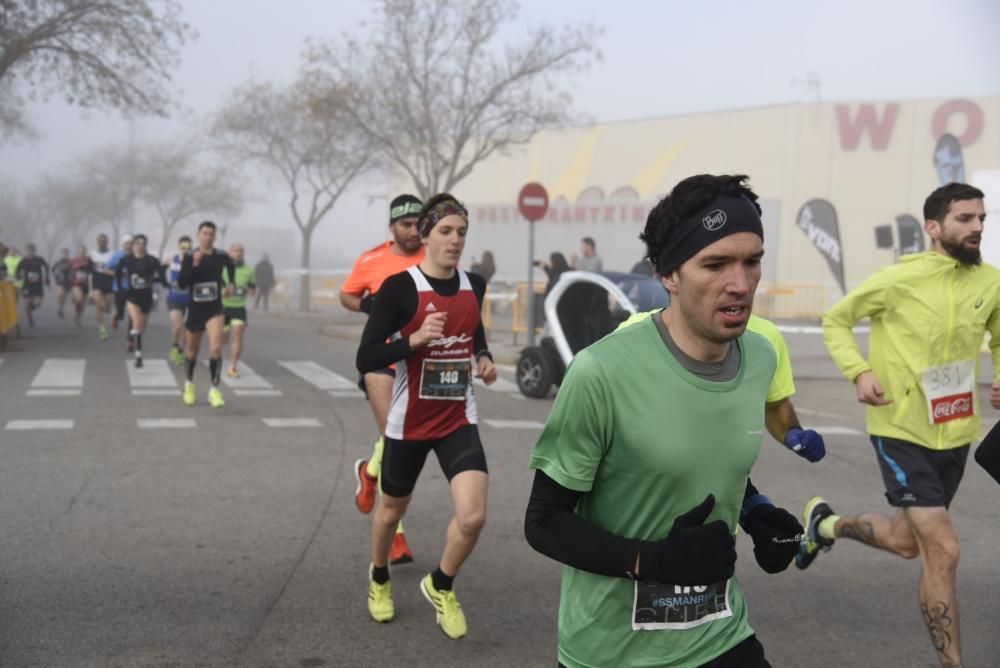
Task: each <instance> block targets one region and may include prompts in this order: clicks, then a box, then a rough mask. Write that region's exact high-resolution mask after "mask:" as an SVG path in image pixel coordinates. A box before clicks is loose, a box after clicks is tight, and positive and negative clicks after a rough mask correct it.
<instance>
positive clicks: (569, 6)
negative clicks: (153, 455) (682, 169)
mask: <svg viewBox="0 0 1000 668" xmlns="http://www.w3.org/2000/svg"><path fill="white" fill-rule="evenodd" d="M183 5H184V7H185V18H186V19H187V21H188V22H189V23H191V24H192V25H193V26H194V27H195V28H196V29H197V30H198V32H199V34H200V35H199V38H198V39H197V40H195V41H193V42H191V43H189V44H188V45H186V46H185V48H184V50H183V54H182V55H183V64H182V66H181V68H180V69H179V70H178V71H177V72H176V73H175V77H174V89H175V90H176V91H177V93H178V97H179V99H180V101H181V104H182V105H183V107H184V111H182V112H181V113H178V114H175V115H174V117H173V118H172V119H171V120H169V121H164V120H157V119H148V118H144V119H139V120H136V121H134V122H132V123H129V122H126V121H124V120H123V119H121V118H120V117H118V116H117V115H114V114H111V115H108V114H105V113H104V112H90V113H86V114H85V113H82V112H80V111H79V110H77V109H74V108H72V107H67V106H66V105H64V104H62V103H60V102H58V101H54V102H52V103H49V104H44V105H41V104H39V105H33V106H31V107H29V115H30V118H31V120H32V122H33V123H34V125H35V126H36V128H37V130H38V131H39V132H40V134H41V135H42V137H41V139H40V140H38V141H35V142H31V143H23V142H20V143H10V142H8V143H6V144H3V145H0V179H13V180H17V181H19V182H21V183H30V182H31V181H32V180H33V179H35V178H36V177H37V176H38V175H39V174H41V173H43V172H46V171H49V172H53V171H58V170H59V169H60V168H61V167H63V166H65V165H68V164H70V163H71V162H72V161H73V160H74V159H75V158H76V157H77V156H79V155H81V154H83V153H85V152H87V151H88V150H89V149H92V148H96V147H98V146H101V145H103V144H106V143H109V142H118V143H127V142H128V141H129V138H130V137H133V138H134V139H135V140H137V141H142V140H144V139H146V138H150V139H167V138H171V137H177V136H180V135H182V134H183V133H184V132H185V131H187V130H188V129H189V128H191V127H194V126H196V125H197V124H198V123H199V122H203V121H204V119H205V117H206V116H207V115H208V114H210V113H211V112H212V111H213V110H214V109H216V108H217V107H218V106H219V105H220V104H221V103H222V102H223V101H224V100H225V99H226V93H227V92H228V91H229V90H231V89H232V88H233V87H234V86H236V85H238V84H240V83H242V82H244V81H245V80H246V79H247V78H248V77H250V76H251V75H252V76H254V77H255V78H257V79H261V80H267V79H271V80H278V81H290V80H292V79H293V78H294V76H295V73H296V69H297V67H298V64H299V54H300V52H301V50H302V47H303V45H304V43H305V40H306V38H307V37H310V36H319V37H334V36H337V35H339V34H341V33H342V32H344V31H350V32H355V33H357V32H361V31H363V30H364V29H365V21H366V20H367V21H370V20H371V19H372V17H373V16H374V10H375V8H376V7H375V4H374V3H372V2H365V1H362V0H350V1H348V0H337V1H335V2H332V1H330V0H287V1H286V2H282V3H277V2H273V1H271V0H246V1H239V2H237V1H236V0H207V1H206V0H184V1H183ZM581 21H589V22H593V23H595V24H597V25H599V26H603V28H604V34H603V36H602V37H601V39H600V42H599V45H598V46H599V48H600V50H601V52H602V53H603V60H602V61H601V62H599V63H597V64H596V65H595V66H594V67H593V68H592V70H591V71H590V73H589V74H588V75H587V76H586V77H584V78H580V79H578V80H577V83H576V85H574V87H573V92H574V97H575V101H576V109H577V111H579V112H581V113H582V114H585V115H586V116H587V117H588V118H590V119H592V120H596V121H608V120H626V119H631V118H644V117H651V116H663V115H669V114H677V113H685V112H694V111H705V110H715V109H729V108H739V107H747V106H759V105H765V104H776V103H785V102H791V101H797V100H811V99H815V98H816V95H817V93H818V94H819V95H820V96H821V98H822V99H823V100H824V101H829V100H861V99H867V100H897V99H912V98H934V97H952V96H970V97H974V96H986V95H997V94H1000V67H998V64H1000V2H995V1H994V0H960V1H958V2H952V3H941V2H933V1H931V0H918V1H903V0H892V1H886V2H862V1H859V0H850V1H847V2H843V1H842V2H838V3H823V4H822V5H820V4H819V3H810V2H800V1H790V0H781V1H773V2H766V3H747V2H738V1H735V0H733V1H724V2H713V1H707V2H694V1H690V2H680V1H671V2H657V3H653V2H646V1H643V0H618V1H617V2H615V3H607V2H605V1H603V0H584V1H581V0H574V1H570V0H560V1H551V2H549V1H546V2H542V1H541V0H534V1H531V2H524V3H522V7H521V14H520V17H519V19H518V22H517V24H515V25H512V26H510V27H509V29H508V30H507V32H506V35H505V38H507V39H510V40H516V39H517V38H518V36H519V33H520V32H521V31H522V30H524V28H525V27H526V26H531V25H537V24H539V23H541V22H544V23H548V24H557V25H558V24H563V23H567V22H581ZM810 72H813V73H816V75H818V78H819V81H820V87H819V90H818V91H816V90H815V89H813V90H810V89H809V88H808V87H807V86H806V85H805V84H804V83H803V82H804V80H805V79H806V78H807V75H808V74H809V73H810ZM385 190H386V185H385V183H384V178H382V177H378V176H376V177H372V178H370V179H368V180H366V181H365V182H363V183H360V184H359V185H358V186H356V187H355V188H354V189H353V190H352V192H350V193H349V196H348V197H346V198H345V199H344V200H342V202H341V203H340V204H338V206H337V208H336V209H335V210H334V211H333V213H332V214H331V215H330V217H329V218H328V219H326V220H324V221H323V222H322V223H321V224H320V227H319V229H318V231H317V242H318V243H319V244H323V245H335V246H336V247H337V248H340V249H341V250H342V252H343V254H344V255H345V256H347V257H351V256H353V255H354V254H355V253H357V252H358V251H359V250H361V249H362V248H364V247H368V246H370V245H372V244H374V243H376V242H378V241H379V240H380V239H381V238H382V237H383V235H384V234H385V225H384V219H385V212H384V211H383V209H385V208H386V207H387V203H386V200H385V199H384V196H385V194H386V193H385ZM457 190H458V191H459V192H460V190H461V187H460V186H459V187H458V188H457ZM254 197H255V199H256V200H257V202H255V203H254V204H252V205H251V206H249V207H248V208H247V210H246V211H245V212H244V214H243V215H242V216H241V217H240V220H239V221H238V222H237V223H234V226H233V227H234V228H236V227H237V226H239V225H250V226H256V227H285V228H287V229H288V231H289V235H290V236H289V238H290V240H292V239H297V236H296V235H297V231H296V230H295V229H294V226H293V224H292V223H291V222H290V218H289V215H288V213H287V204H286V200H287V198H286V196H285V192H284V190H283V187H282V186H281V184H280V183H276V182H275V183H272V184H270V185H268V184H261V185H260V186H259V187H257V188H256V191H255V193H254ZM369 201H371V202H372V203H371V205H370V206H369Z"/></svg>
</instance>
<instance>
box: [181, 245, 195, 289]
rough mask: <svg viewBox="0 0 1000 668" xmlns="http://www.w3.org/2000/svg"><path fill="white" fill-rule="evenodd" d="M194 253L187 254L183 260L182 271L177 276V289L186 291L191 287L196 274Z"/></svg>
mask: <svg viewBox="0 0 1000 668" xmlns="http://www.w3.org/2000/svg"><path fill="white" fill-rule="evenodd" d="M193 255H194V254H193V253H187V254H186V255H185V256H184V258H183V259H182V260H181V270H180V273H178V274H177V287H179V288H181V289H182V290H186V289H187V288H190V287H191V283H192V278H193V274H194V257H193Z"/></svg>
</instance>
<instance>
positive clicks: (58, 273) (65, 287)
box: [52, 248, 73, 318]
mask: <svg viewBox="0 0 1000 668" xmlns="http://www.w3.org/2000/svg"><path fill="white" fill-rule="evenodd" d="M52 278H53V279H54V280H55V282H56V288H57V289H58V293H57V295H56V298H57V299H58V300H59V317H60V318H61V317H63V307H65V306H66V299H67V298H68V297H69V293H70V292H71V291H72V290H73V282H72V276H71V274H70V269H69V249H68V248H63V249H62V257H61V258H60V259H59V261H58V262H56V263H55V264H54V265H52Z"/></svg>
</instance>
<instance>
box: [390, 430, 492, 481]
mask: <svg viewBox="0 0 1000 668" xmlns="http://www.w3.org/2000/svg"><path fill="white" fill-rule="evenodd" d="M431 450H433V451H434V453H435V454H436V455H437V458H438V464H440V465H441V471H442V472H443V473H444V477H445V478H447V479H448V482H451V479H452V478H454V477H455V476H456V475H458V474H459V473H462V472H463V471H482V472H483V473H489V471H488V470H487V468H486V453H485V452H484V451H483V442H482V441H481V440H479V428H478V427H476V425H474V424H467V425H463V426H461V427H459V428H458V429H456V430H455V431H453V432H451V433H450V434H448V435H447V436H445V437H444V438H439V439H435V440H433V441H399V440H396V439H394V438H389V437H388V436H386V437H385V450H384V451H383V453H382V473H381V475H380V476H379V483H380V484H381V486H382V493H383V494H387V495H389V496H395V497H404V496H409V495H410V494H412V493H413V488H414V487H415V486H416V484H417V478H419V477H420V471H421V470H423V468H424V462H425V461H426V460H427V453H429V452H430V451H431Z"/></svg>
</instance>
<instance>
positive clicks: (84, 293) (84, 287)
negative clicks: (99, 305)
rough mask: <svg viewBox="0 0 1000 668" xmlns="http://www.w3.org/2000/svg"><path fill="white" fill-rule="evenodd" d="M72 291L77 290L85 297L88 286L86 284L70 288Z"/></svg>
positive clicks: (88, 290)
mask: <svg viewBox="0 0 1000 668" xmlns="http://www.w3.org/2000/svg"><path fill="white" fill-rule="evenodd" d="M72 289H73V290H79V291H80V293H81V294H82V295H83V296H84V297H86V296H87V293H88V292H90V286H89V285H86V284H77V285H74V286H73V287H72Z"/></svg>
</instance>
